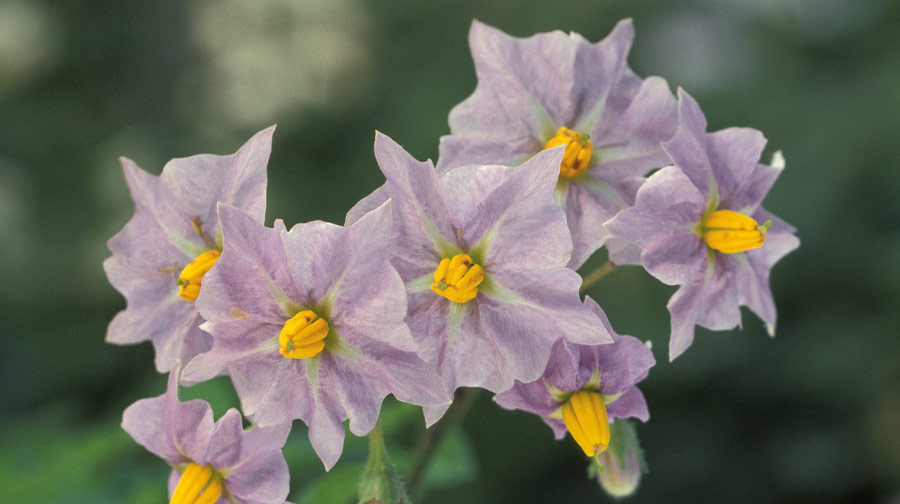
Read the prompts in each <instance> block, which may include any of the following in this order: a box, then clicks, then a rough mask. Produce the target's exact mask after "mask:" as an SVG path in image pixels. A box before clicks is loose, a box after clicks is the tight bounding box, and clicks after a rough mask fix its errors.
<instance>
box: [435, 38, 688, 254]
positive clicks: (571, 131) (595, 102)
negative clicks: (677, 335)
mask: <svg viewBox="0 0 900 504" xmlns="http://www.w3.org/2000/svg"><path fill="white" fill-rule="evenodd" d="M633 39H634V27H633V26H632V24H631V20H624V21H621V22H619V24H617V25H616V27H615V29H613V31H612V33H611V34H610V35H609V36H608V37H606V38H605V39H604V40H602V41H600V42H598V43H596V44H591V43H590V42H588V41H587V40H585V39H584V38H583V37H581V36H580V35H578V34H575V33H572V34H570V35H566V34H564V33H562V32H559V31H556V32H551V33H540V34H537V35H534V36H532V37H529V38H524V39H520V38H515V37H511V36H509V35H507V34H505V33H503V32H501V31H500V30H497V29H496V28H492V27H490V26H487V25H484V24H481V23H479V22H477V21H476V22H474V23H472V29H471V31H470V32H469V45H470V46H471V48H472V57H473V59H474V60H475V70H476V73H477V75H478V86H477V87H476V89H475V92H474V93H473V94H472V95H471V96H470V97H469V98H467V99H466V100H464V101H463V102H462V103H460V104H459V105H457V106H456V107H454V109H453V110H452V111H451V112H450V131H451V134H450V135H449V136H445V137H443V138H441V147H440V158H439V160H438V171H439V172H441V173H443V172H444V171H446V170H448V169H451V168H455V167H458V166H464V165H468V164H504V165H518V164H520V163H522V162H523V161H525V160H527V159H528V158H530V157H531V156H533V155H535V154H536V153H538V152H540V151H541V150H543V149H547V148H551V147H554V146H557V145H565V146H566V150H565V155H564V157H563V160H562V163H561V165H560V166H559V170H558V175H559V181H558V183H557V185H556V191H555V195H554V197H555V198H556V201H557V204H559V205H560V206H561V207H562V208H563V209H564V210H565V212H566V217H567V218H568V225H569V229H570V231H571V233H572V237H573V241H574V249H573V251H572V257H571V260H570V262H569V266H570V267H571V268H573V269H577V268H578V267H580V266H581V265H582V264H583V263H584V261H585V260H587V258H588V257H589V256H590V255H591V254H593V253H594V251H596V250H597V249H599V248H600V247H601V246H603V245H604V244H606V246H607V249H608V250H609V254H610V259H611V260H612V261H613V262H615V263H617V264H636V263H638V262H639V257H638V252H637V250H636V248H635V247H633V246H629V244H627V242H624V241H622V240H616V239H613V240H611V241H609V242H607V240H608V239H609V238H610V235H609V233H608V232H607V231H606V230H605V229H604V227H603V222H605V221H606V220H608V219H609V218H611V217H612V216H614V215H615V214H616V212H618V211H619V210H622V209H623V208H626V207H629V206H631V205H632V204H633V203H634V196H635V193H636V192H637V188H638V187H639V186H640V184H641V182H642V181H643V176H644V175H645V174H646V173H648V172H649V171H650V170H652V169H654V168H659V167H660V166H663V165H664V164H666V163H667V162H668V158H667V157H666V155H665V153H664V152H663V151H662V149H660V146H659V143H660V142H661V141H662V140H667V139H669V138H671V137H672V135H673V134H675V126H676V105H675V98H674V97H673V96H672V92H671V91H670V90H669V86H668V84H667V83H666V81H665V80H664V79H661V78H659V77H648V78H646V79H643V80H642V79H641V78H640V77H638V76H637V75H635V73H634V72H633V71H632V70H631V69H630V68H629V67H628V65H627V62H626V60H627V57H628V51H629V49H630V48H631V43H632V40H633Z"/></svg>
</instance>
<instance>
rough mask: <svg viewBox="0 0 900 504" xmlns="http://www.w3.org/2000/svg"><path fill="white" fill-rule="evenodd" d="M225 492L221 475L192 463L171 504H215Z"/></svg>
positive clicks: (183, 475) (182, 478) (185, 471)
mask: <svg viewBox="0 0 900 504" xmlns="http://www.w3.org/2000/svg"><path fill="white" fill-rule="evenodd" d="M223 490H224V487H223V486H222V476H221V475H219V474H218V473H217V472H216V471H214V470H213V469H212V468H211V467H209V466H201V465H199V464H197V463H195V462H191V463H190V464H188V466H187V468H186V469H185V470H184V472H183V473H181V478H180V479H179V480H178V486H176V487H175V493H174V494H172V500H170V501H169V504H213V503H214V502H216V501H217V500H219V497H221V496H222V491H223Z"/></svg>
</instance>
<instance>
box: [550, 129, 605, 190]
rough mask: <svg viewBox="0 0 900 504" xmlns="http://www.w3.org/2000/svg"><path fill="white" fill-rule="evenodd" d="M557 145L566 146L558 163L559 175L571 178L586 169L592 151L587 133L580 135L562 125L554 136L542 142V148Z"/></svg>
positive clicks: (592, 146) (592, 147)
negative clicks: (544, 142) (560, 161)
mask: <svg viewBox="0 0 900 504" xmlns="http://www.w3.org/2000/svg"><path fill="white" fill-rule="evenodd" d="M557 145H565V146H566V152H565V153H564V154H563V159H562V163H560V165H559V175H560V176H561V177H569V178H571V177H574V176H576V175H579V174H581V173H584V171H585V170H587V169H588V165H589V164H590V163H591V154H593V152H594V145H593V144H592V143H591V141H590V140H588V138H587V135H584V136H582V135H581V133H579V132H577V131H572V130H570V129H569V128H566V127H565V126H563V127H562V128H559V130H557V132H556V136H555V137H553V138H551V139H550V140H548V141H547V143H546V144H544V148H545V149H549V148H551V147H556V146H557Z"/></svg>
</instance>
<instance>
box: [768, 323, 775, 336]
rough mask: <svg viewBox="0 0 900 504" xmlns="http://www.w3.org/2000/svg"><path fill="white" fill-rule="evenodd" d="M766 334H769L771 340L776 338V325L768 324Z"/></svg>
mask: <svg viewBox="0 0 900 504" xmlns="http://www.w3.org/2000/svg"><path fill="white" fill-rule="evenodd" d="M766 332H767V333H769V337H770V338H774V337H775V324H769V323H768V322H767V323H766Z"/></svg>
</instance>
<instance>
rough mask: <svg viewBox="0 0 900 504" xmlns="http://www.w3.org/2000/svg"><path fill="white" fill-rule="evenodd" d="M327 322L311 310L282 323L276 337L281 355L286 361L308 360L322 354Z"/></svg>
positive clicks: (327, 328) (326, 334)
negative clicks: (282, 325)
mask: <svg viewBox="0 0 900 504" xmlns="http://www.w3.org/2000/svg"><path fill="white" fill-rule="evenodd" d="M329 330H330V326H329V325H328V322H327V321H326V320H325V319H323V318H319V316H318V315H316V313H315V312H314V311H312V310H304V311H302V312H300V313H298V314H296V315H294V316H293V317H291V318H290V319H289V320H288V321H287V322H285V323H284V327H283V328H282V329H281V333H280V334H279V335H278V343H279V344H280V345H281V350H279V352H281V355H284V357H285V358H286V359H308V358H310V357H315V356H316V355H319V354H320V353H322V350H323V349H324V348H325V337H326V336H328V331H329Z"/></svg>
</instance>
